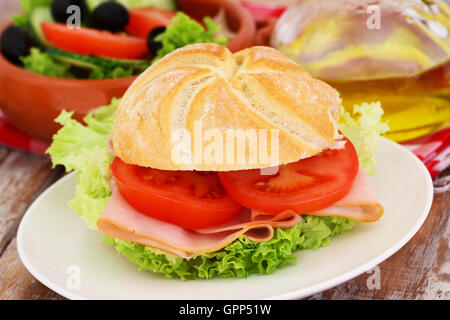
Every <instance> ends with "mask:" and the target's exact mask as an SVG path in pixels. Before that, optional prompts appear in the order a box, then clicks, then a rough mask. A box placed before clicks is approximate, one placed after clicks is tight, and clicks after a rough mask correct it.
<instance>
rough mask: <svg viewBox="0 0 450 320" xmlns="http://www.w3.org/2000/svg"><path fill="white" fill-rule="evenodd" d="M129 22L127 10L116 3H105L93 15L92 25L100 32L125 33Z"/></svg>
mask: <svg viewBox="0 0 450 320" xmlns="http://www.w3.org/2000/svg"><path fill="white" fill-rule="evenodd" d="M129 21H130V14H129V13H128V10H127V8H125V7H124V6H123V5H121V4H120V3H116V2H104V3H102V4H101V5H99V6H98V7H97V8H96V9H95V10H94V12H93V13H92V25H93V27H94V28H96V29H100V30H108V31H111V32H119V31H123V30H125V27H126V26H127V24H128V22H129Z"/></svg>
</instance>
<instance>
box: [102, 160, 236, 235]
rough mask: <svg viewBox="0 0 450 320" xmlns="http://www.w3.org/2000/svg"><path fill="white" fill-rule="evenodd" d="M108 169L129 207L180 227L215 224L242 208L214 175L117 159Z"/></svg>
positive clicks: (200, 226)
mask: <svg viewBox="0 0 450 320" xmlns="http://www.w3.org/2000/svg"><path fill="white" fill-rule="evenodd" d="M111 170H112V173H113V176H114V179H115V181H116V183H117V186H118V188H119V191H120V194H121V195H122V196H123V197H124V198H125V200H127V201H128V203H129V204H130V205H131V206H132V207H134V208H135V209H136V210H137V211H139V212H141V213H142V214H145V215H147V216H149V217H152V218H156V219H159V220H163V221H166V222H169V223H172V224H176V225H178V226H180V227H183V228H188V229H202V228H207V227H211V226H215V225H219V224H222V223H224V222H227V221H228V220H230V219H232V218H233V217H234V216H235V215H236V214H237V213H239V211H241V209H242V207H241V206H240V205H239V204H237V203H236V202H235V201H234V200H233V199H231V198H230V197H229V196H228V195H227V194H226V192H225V190H224V189H223V187H222V185H221V184H220V181H219V178H218V176H217V174H216V173H215V172H200V171H165V170H157V169H152V168H144V167H140V166H136V165H129V164H126V163H124V162H123V161H122V160H120V159H119V158H117V157H116V158H115V159H114V161H113V163H112V165H111Z"/></svg>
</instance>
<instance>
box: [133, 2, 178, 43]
mask: <svg viewBox="0 0 450 320" xmlns="http://www.w3.org/2000/svg"><path fill="white" fill-rule="evenodd" d="M174 15H175V12H173V11H170V10H162V9H154V8H141V9H132V10H130V22H129V23H128V25H127V27H126V30H127V32H129V33H131V34H134V35H135V36H138V37H141V38H147V36H148V33H149V32H150V31H151V30H152V29H154V28H156V27H160V26H168V25H169V24H170V21H171V20H172V17H173V16H174Z"/></svg>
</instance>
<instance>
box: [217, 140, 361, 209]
mask: <svg viewBox="0 0 450 320" xmlns="http://www.w3.org/2000/svg"><path fill="white" fill-rule="evenodd" d="M345 141H346V143H345V147H344V148H343V149H335V150H325V151H323V152H321V153H320V154H318V155H316V156H314V157H311V158H307V159H303V160H299V161H297V162H293V163H289V164H287V165H283V166H280V167H279V170H278V172H277V173H276V174H274V175H261V170H259V169H255V170H242V171H229V172H219V173H218V174H219V178H220V181H221V183H222V185H223V186H224V188H225V190H226V191H227V193H228V195H229V196H230V197H231V198H233V199H234V200H235V201H236V202H238V203H239V204H241V205H243V206H245V207H247V208H251V209H254V210H258V211H261V212H264V213H271V214H277V213H280V212H282V211H284V210H293V211H295V212H297V213H299V214H303V213H308V212H314V211H317V210H320V209H324V208H326V207H329V206H331V205H333V204H334V203H336V202H337V201H339V200H340V199H342V198H343V197H344V196H345V195H346V194H347V193H348V192H349V191H350V189H351V187H352V185H353V181H354V180H355V177H356V175H357V173H358V169H359V162H358V156H357V154H356V151H355V148H354V146H353V144H352V143H351V142H350V141H349V140H347V139H346V140H345Z"/></svg>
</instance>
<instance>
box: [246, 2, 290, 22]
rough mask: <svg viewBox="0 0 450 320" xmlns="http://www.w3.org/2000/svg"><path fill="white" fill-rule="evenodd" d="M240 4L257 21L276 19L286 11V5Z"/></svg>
mask: <svg viewBox="0 0 450 320" xmlns="http://www.w3.org/2000/svg"><path fill="white" fill-rule="evenodd" d="M241 4H242V6H243V7H244V8H246V9H247V10H248V11H250V13H251V14H252V15H253V17H254V18H255V19H257V20H262V19H268V18H275V19H278V18H279V17H280V16H281V15H282V14H283V13H284V12H285V11H286V10H287V6H286V5H281V4H276V3H265V2H262V3H260V2H249V1H241Z"/></svg>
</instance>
